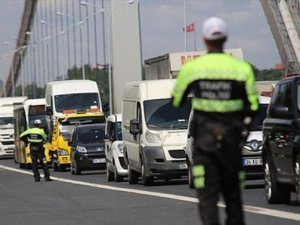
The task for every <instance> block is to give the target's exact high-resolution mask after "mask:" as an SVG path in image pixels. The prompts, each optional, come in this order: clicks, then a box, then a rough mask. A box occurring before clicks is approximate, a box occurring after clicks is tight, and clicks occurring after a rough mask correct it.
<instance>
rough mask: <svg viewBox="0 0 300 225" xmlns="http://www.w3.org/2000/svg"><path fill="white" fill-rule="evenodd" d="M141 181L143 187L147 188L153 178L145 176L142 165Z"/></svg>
mask: <svg viewBox="0 0 300 225" xmlns="http://www.w3.org/2000/svg"><path fill="white" fill-rule="evenodd" d="M142 181H143V184H144V186H149V185H151V184H153V177H151V176H146V175H145V166H144V164H143V165H142Z"/></svg>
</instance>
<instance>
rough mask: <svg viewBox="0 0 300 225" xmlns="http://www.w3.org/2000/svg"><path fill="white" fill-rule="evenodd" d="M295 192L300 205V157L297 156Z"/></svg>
mask: <svg viewBox="0 0 300 225" xmlns="http://www.w3.org/2000/svg"><path fill="white" fill-rule="evenodd" d="M295 192H296V196H297V200H298V202H299V203H300V155H298V156H297V158H296V163H295Z"/></svg>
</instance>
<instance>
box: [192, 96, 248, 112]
mask: <svg viewBox="0 0 300 225" xmlns="http://www.w3.org/2000/svg"><path fill="white" fill-rule="evenodd" d="M192 107H193V109H196V110H199V111H205V112H221V113H222V112H236V111H241V110H243V107H244V102H243V100H241V99H234V100H224V101H222V100H213V99H199V98H193V100H192Z"/></svg>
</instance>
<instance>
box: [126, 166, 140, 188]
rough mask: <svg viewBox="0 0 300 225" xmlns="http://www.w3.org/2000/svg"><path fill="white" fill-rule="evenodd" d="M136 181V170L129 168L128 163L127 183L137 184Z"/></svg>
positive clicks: (137, 178)
mask: <svg viewBox="0 0 300 225" xmlns="http://www.w3.org/2000/svg"><path fill="white" fill-rule="evenodd" d="M138 181H139V176H138V174H137V172H135V171H134V170H132V169H131V168H130V165H129V164H128V183H129V184H137V183H138Z"/></svg>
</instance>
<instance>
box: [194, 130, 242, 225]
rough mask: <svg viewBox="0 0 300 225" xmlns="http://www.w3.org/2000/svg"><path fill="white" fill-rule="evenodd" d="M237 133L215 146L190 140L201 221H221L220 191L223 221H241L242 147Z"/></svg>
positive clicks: (212, 224) (208, 224) (216, 224)
mask: <svg viewBox="0 0 300 225" xmlns="http://www.w3.org/2000/svg"><path fill="white" fill-rule="evenodd" d="M239 140H240V139H239V137H237V136H235V135H232V138H228V137H227V139H226V140H222V141H221V142H220V143H216V148H215V149H210V150H209V151H203V150H202V149H200V148H199V147H197V144H195V143H196V142H193V150H192V151H193V163H194V166H193V175H194V184H195V188H196V189H197V195H198V199H199V204H198V206H199V215H200V218H201V220H202V222H203V224H204V225H220V220H219V215H218V206H217V203H218V200H219V194H223V198H224V201H225V204H226V214H227V219H226V224H227V225H244V224H245V223H244V215H243V210H242V199H241V191H240V189H241V183H240V182H242V181H241V179H242V176H241V175H242V172H241V168H242V165H241V151H240V146H239V145H240V141H239Z"/></svg>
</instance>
